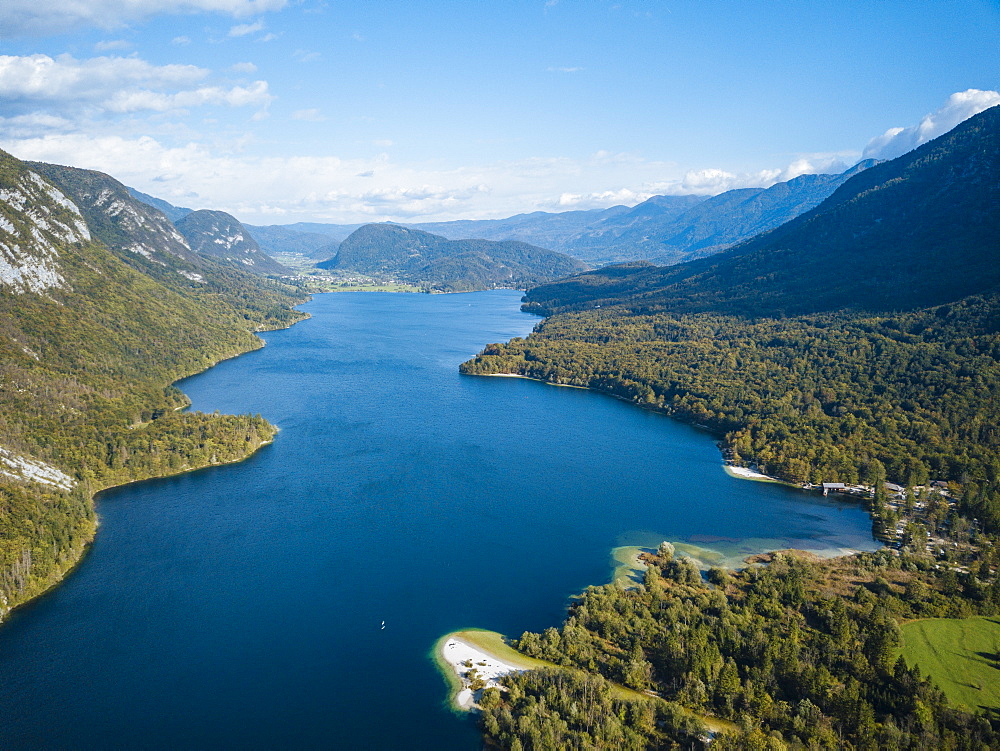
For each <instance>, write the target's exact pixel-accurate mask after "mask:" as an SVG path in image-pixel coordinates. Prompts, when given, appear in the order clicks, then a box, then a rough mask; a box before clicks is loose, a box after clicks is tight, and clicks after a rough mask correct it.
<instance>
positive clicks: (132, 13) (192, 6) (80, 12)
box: [0, 0, 287, 37]
mask: <svg viewBox="0 0 1000 751" xmlns="http://www.w3.org/2000/svg"><path fill="white" fill-rule="evenodd" d="M286 4H287V0H86V2H81V0H44V1H43V2H39V0H4V1H3V2H2V3H0V29H3V31H4V36H8V37H14V36H49V35H52V34H57V33H60V32H64V31H69V30H71V29H76V28H81V27H87V26H96V27H98V28H102V29H114V28H118V27H121V26H123V25H125V24H127V23H130V22H133V21H139V20H141V19H143V18H147V17H149V16H153V15H158V14H162V13H194V12H199V11H200V12H209V13H224V14H226V15H231V16H235V17H237V18H243V17H247V16H254V15H259V14H261V13H265V12H267V11H275V10H281V8H283V7H285V5H286Z"/></svg>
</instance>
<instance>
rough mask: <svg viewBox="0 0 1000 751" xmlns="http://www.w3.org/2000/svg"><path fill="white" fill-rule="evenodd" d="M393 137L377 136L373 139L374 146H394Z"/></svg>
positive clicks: (384, 147)
mask: <svg viewBox="0 0 1000 751" xmlns="http://www.w3.org/2000/svg"><path fill="white" fill-rule="evenodd" d="M394 145H395V144H394V143H393V141H392V139H391V138H376V139H375V140H374V141H372V146H378V147H379V148H380V149H388V148H389V147H390V146H394Z"/></svg>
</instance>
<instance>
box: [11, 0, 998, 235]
mask: <svg viewBox="0 0 1000 751" xmlns="http://www.w3.org/2000/svg"><path fill="white" fill-rule="evenodd" d="M998 89H1000V0H949V2H933V1H932V0H927V1H925V2H914V1H913V0H879V1H878V2H871V0H865V1H864V2H860V1H855V0H840V1H839V2H836V3H830V2H811V1H810V0H658V1H657V2H653V1H651V0H617V1H616V2H604V1H602V0H592V1H587V0H531V1H530V2H528V1H522V0H509V1H508V2H504V3H494V2H489V1H488V0H461V1H459V0H438V1H436V2H431V1H428V0H407V1H403V0H399V1H393V2H388V1H384V0H366V1H365V2H338V1H337V0H3V2H2V3H0V148H2V149H4V150H6V151H8V152H10V153H11V154H13V155H14V156H16V157H18V158H21V159H34V160H39V161H46V162H55V163H59V164H69V165H73V166H77V167H85V168H89V169H98V170H101V171H103V172H107V173H109V174H111V175H113V176H114V177H116V178H118V179H119V180H121V181H122V182H124V183H126V184H127V185H130V186H132V187H135V188H137V189H139V190H142V191H144V192H146V193H150V194H152V195H154V196H157V197H160V198H163V199H166V200H168V201H170V202H171V203H173V204H175V205H178V206H186V207H190V208H195V209H198V208H211V209H220V210H224V211H228V212H230V213H232V214H234V215H235V216H237V217H238V218H239V219H240V220H242V221H244V222H249V223H252V224H290V223H293V222H299V221H320V222H333V223H355V222H367V221H383V220H392V221H401V222H408V221H409V222H413V221H445V220H452V219H483V218H500V217H506V216H510V215H513V214H517V213H522V212H530V211H538V210H542V211H565V210H570V209H590V208H601V207H606V206H611V205H615V204H627V205H633V204H636V203H638V202H640V201H642V200H644V199H645V198H647V197H649V196H651V195H656V194H684V193H697V194H701V195H711V194H715V193H719V192H721V191H724V190H728V189H731V188H738V187H755V186H768V185H771V184H773V183H774V182H776V181H779V180H785V179H789V178H791V177H795V176H797V175H799V174H805V173H810V172H838V171H842V170H843V169H846V168H847V167H849V166H851V165H852V164H854V163H855V162H857V161H858V160H859V159H861V158H863V157H869V156H871V157H876V158H891V157H894V156H898V155H899V154H901V153H904V152H905V151H906V150H909V149H911V148H913V147H915V146H917V145H919V144H920V143H922V142H924V141H926V140H928V139H930V138H933V137H935V136H937V135H940V134H941V133H943V132H946V131H947V130H949V129H950V128H951V127H954V125H957V124H958V123H959V122H961V121H962V120H963V119H965V118H966V117H969V116H971V115H972V114H975V113H976V112H979V111H981V110H982V109H985V108H986V107H989V106H992V105H994V104H998V103H1000V94H998V93H997V90H998Z"/></svg>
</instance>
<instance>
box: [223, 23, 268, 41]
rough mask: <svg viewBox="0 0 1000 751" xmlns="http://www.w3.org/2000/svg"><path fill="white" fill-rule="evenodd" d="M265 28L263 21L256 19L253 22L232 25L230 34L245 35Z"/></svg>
mask: <svg viewBox="0 0 1000 751" xmlns="http://www.w3.org/2000/svg"><path fill="white" fill-rule="evenodd" d="M263 30H264V22H263V21H254V22H253V23H240V24H236V25H235V26H232V27H230V29H229V36H231V37H245V36H247V35H248V34H253V33H255V32H258V31H263Z"/></svg>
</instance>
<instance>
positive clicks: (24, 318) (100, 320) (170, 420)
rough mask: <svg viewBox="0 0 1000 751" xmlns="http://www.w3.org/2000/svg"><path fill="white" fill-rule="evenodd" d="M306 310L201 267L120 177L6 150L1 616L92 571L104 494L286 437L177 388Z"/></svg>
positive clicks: (0, 289)
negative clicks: (96, 504) (78, 570)
mask: <svg viewBox="0 0 1000 751" xmlns="http://www.w3.org/2000/svg"><path fill="white" fill-rule="evenodd" d="M147 209H148V210H147ZM302 299H303V296H302V295H300V294H299V293H298V291H297V289H296V288H294V287H289V286H286V285H279V284H276V283H273V282H270V281H268V280H264V279H262V278H260V277H258V276H255V275H253V274H249V273H246V272H242V271H239V270H238V269H234V268H228V267H226V266H224V265H222V264H220V263H219V262H217V261H213V260H211V259H208V258H204V257H202V256H200V255H198V254H197V253H194V252H193V251H191V250H190V248H188V247H187V245H186V243H185V242H184V238H183V237H182V236H181V235H180V233H178V232H177V230H176V229H175V228H174V227H173V225H172V224H170V222H169V220H167V219H166V217H164V216H163V215H162V214H161V213H160V212H159V211H157V210H155V209H152V208H149V207H147V206H145V205H144V204H141V203H139V202H137V201H135V200H134V199H133V198H132V197H131V196H130V195H129V194H128V191H127V190H126V189H125V188H124V186H122V185H121V184H120V183H118V182H117V181H114V180H113V179H111V178H109V177H108V176H106V175H102V174H100V173H95V172H88V171H85V170H76V169H72V168H68V167H57V166H53V165H43V164H36V163H31V164H27V163H24V162H20V161H18V160H17V159H15V158H13V157H12V156H10V155H8V154H6V153H3V152H0V384H2V386H0V400H2V403H0V510H2V511H3V513H2V514H0V616H2V615H3V614H4V613H6V611H7V610H8V609H9V608H10V607H12V606H15V605H17V604H19V603H20V602H23V601H24V600H26V599H28V598H30V597H31V596H33V595H35V594H37V593H38V592H40V591H41V590H43V589H44V588H46V587H47V586H50V585H51V584H53V583H54V582H55V581H57V580H58V579H59V578H60V577H61V576H62V574H63V573H64V572H65V570H67V568H68V567H70V566H71V565H72V564H73V563H74V562H75V561H76V560H77V559H78V558H79V556H80V555H81V553H82V550H83V547H84V546H85V544H86V543H87V542H88V541H89V540H90V539H91V537H92V535H93V532H94V516H93V505H92V495H93V493H94V492H96V491H97V490H100V489H101V488H105V487H109V486H111V485H115V484H120V483H123V482H129V481H132V480H137V479H143V478H147V477H153V476H160V475H165V474H171V473H174V472H179V471H184V470H187V469H191V468H194V467H199V466H205V465H207V464H212V463H217V462H225V461H233V460H237V459H240V458H243V457H245V456H246V455H247V454H248V453H250V452H252V451H253V450H254V449H255V448H256V447H257V446H259V445H260V444H261V442H263V441H266V440H269V439H270V437H271V436H272V434H273V428H272V427H271V426H270V425H268V424H267V422H266V421H264V420H262V419H261V418H260V417H259V416H258V417H249V416H242V417H234V416H224V415H203V414H198V413H195V414H187V413H183V412H178V411H177V409H178V408H179V407H183V406H184V404H185V401H184V398H183V396H182V395H181V394H180V392H178V391H177V390H176V389H175V388H173V387H172V386H171V385H170V384H171V383H172V382H173V381H175V380H176V379H178V378H181V377H183V376H186V375H189V374H191V373H194V372H197V371H199V370H202V369H204V368H206V367H209V366H210V365H212V364H213V363H215V362H217V361H219V360H220V359H223V358H225V357H231V356H234V355H236V354H239V353H241V352H244V351H247V350H249V349H253V348H256V347H258V346H260V340H259V339H257V338H256V337H255V336H253V331H255V330H260V329H262V328H268V327H277V326H283V325H287V324H288V323H291V322H293V321H295V320H297V319H298V318H299V317H300V315H299V314H298V313H296V312H295V311H293V310H291V305H293V304H294V303H296V302H298V301H301V300H302Z"/></svg>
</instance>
